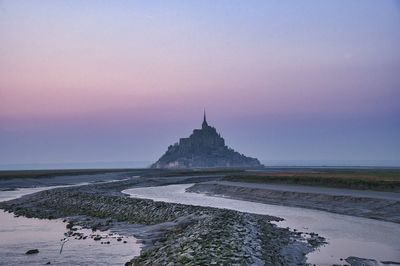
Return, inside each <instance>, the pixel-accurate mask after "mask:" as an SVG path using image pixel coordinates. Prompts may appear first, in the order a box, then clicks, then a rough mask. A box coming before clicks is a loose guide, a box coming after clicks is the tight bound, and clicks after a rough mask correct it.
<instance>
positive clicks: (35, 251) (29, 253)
mask: <svg viewBox="0 0 400 266" xmlns="http://www.w3.org/2000/svg"><path fill="white" fill-rule="evenodd" d="M38 253H39V250H38V249H30V250H28V251H27V252H25V254H27V255H32V254H38Z"/></svg>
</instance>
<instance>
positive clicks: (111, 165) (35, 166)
mask: <svg viewBox="0 0 400 266" xmlns="http://www.w3.org/2000/svg"><path fill="white" fill-rule="evenodd" d="M260 161H261V163H262V164H264V165H265V166H267V167H327V168H332V167H333V168H352V167H354V168H359V167H361V168H374V167H395V168H399V167H400V160H382V161H374V160H260ZM152 163H153V161H119V162H84V163H29V164H0V170H47V169H48V170H51V169H121V168H147V167H149V166H150V165H151V164H152Z"/></svg>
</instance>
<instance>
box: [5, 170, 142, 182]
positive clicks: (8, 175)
mask: <svg viewBox="0 0 400 266" xmlns="http://www.w3.org/2000/svg"><path fill="white" fill-rule="evenodd" d="M131 171H135V169H59V170H15V171H9V170H7V171H0V180H2V179H3V180H4V179H12V178H48V177H55V176H63V175H69V176H72V175H94V174H105V173H119V172H131Z"/></svg>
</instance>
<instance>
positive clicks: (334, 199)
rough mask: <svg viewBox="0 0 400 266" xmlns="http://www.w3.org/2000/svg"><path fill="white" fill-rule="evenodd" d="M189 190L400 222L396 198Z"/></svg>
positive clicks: (221, 187)
mask: <svg viewBox="0 0 400 266" xmlns="http://www.w3.org/2000/svg"><path fill="white" fill-rule="evenodd" d="M187 191H189V192H198V193H206V194H209V195H214V196H228V197H230V198H233V199H240V200H247V201H254V202H260V203H266V204H276V205H285V206H292V207H302V208H310V209H317V210H322V211H328V212H333V213H338V214H345V215H352V216H358V217H364V218H371V219H377V220H383V221H388V222H395V223H400V201H397V200H389V199H379V198H365V197H352V196H343V195H328V194H319V193H303V192H295V191H279V190H272V189H265V188H254V187H245V186H239V185H237V186H236V185H235V186H233V185H226V184H222V183H221V184H219V183H199V184H195V185H193V186H192V187H190V188H188V189H187Z"/></svg>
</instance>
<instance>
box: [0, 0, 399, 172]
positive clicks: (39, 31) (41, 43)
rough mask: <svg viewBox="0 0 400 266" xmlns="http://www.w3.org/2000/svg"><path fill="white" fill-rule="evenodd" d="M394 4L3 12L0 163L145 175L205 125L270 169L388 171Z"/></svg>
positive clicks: (53, 6)
mask: <svg viewBox="0 0 400 266" xmlns="http://www.w3.org/2000/svg"><path fill="white" fill-rule="evenodd" d="M399 47H400V1H398V0H381V1H376V0H364V1H355V0H353V1H348V0H346V1H344V0H327V1H317V0H305V1H277V0H276V1H255V0H250V1H237V0H220V1H208V0H205V1H74V0H69V1H61V0H60V1H53V0H40V1H35V0H29V1H28V0H26V1H22V0H12V1H11V0H10V1H9V0H2V1H0V165H13V164H42V165H44V164H63V163H64V164H66V163H93V162H134V161H145V162H152V161H155V160H157V159H158V157H160V156H161V155H162V154H163V153H164V152H165V150H166V148H167V147H168V145H170V144H173V143H175V142H176V141H178V140H179V138H180V137H187V136H189V135H190V133H191V131H192V130H193V129H194V128H199V127H200V126H201V122H202V114H203V109H204V108H206V111H207V117H208V121H209V124H211V125H213V126H215V127H216V128H217V130H218V131H219V132H220V133H221V135H222V136H223V137H224V138H225V140H226V143H227V144H228V145H229V146H231V147H232V148H234V149H235V150H238V151H239V152H241V153H244V154H246V155H249V156H253V157H257V158H259V159H260V160H263V161H269V162H282V161H290V162H300V161H302V162H312V164H329V162H331V163H333V164H371V165H372V164H376V163H378V164H386V165H396V166H400V138H399V136H400V104H399V103H400V49H399Z"/></svg>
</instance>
